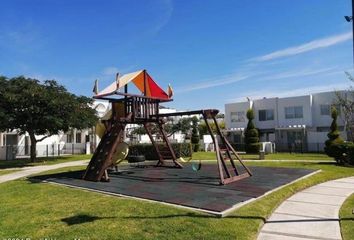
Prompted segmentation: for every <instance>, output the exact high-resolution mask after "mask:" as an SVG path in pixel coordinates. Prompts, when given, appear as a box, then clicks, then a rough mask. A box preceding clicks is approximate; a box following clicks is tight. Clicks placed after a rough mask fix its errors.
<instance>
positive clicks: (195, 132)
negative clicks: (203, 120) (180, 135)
mask: <svg viewBox="0 0 354 240" xmlns="http://www.w3.org/2000/svg"><path fill="white" fill-rule="evenodd" d="M199 140H200V138H199V133H198V122H197V121H193V128H192V137H191V142H192V144H193V151H194V152H198V151H199Z"/></svg>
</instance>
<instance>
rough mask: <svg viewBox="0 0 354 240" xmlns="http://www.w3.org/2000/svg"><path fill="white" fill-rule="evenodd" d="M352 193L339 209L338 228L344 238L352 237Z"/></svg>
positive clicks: (353, 214) (353, 223)
mask: <svg viewBox="0 0 354 240" xmlns="http://www.w3.org/2000/svg"><path fill="white" fill-rule="evenodd" d="M353 211H354V194H352V195H351V196H350V197H349V198H348V199H347V200H346V201H345V202H344V204H343V206H342V207H341V209H340V214H339V216H340V219H341V220H340V228H341V231H342V237H343V239H344V240H350V239H354V212H353Z"/></svg>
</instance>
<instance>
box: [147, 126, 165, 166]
mask: <svg viewBox="0 0 354 240" xmlns="http://www.w3.org/2000/svg"><path fill="white" fill-rule="evenodd" d="M143 125H144V128H145V130H146V133H147V134H148V136H149V138H150V141H151V143H152V145H153V146H154V148H155V151H156V153H157V156H158V157H159V161H158V162H157V164H156V166H161V165H164V164H165V161H164V159H163V157H162V155H161V153H160V150H159V148H158V147H157V145H156V142H155V140H154V138H153V136H152V134H151V132H150V128H149V124H148V123H144V124H143Z"/></svg>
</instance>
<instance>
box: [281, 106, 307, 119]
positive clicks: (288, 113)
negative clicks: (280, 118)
mask: <svg viewBox="0 0 354 240" xmlns="http://www.w3.org/2000/svg"><path fill="white" fill-rule="evenodd" d="M285 118H286V119H292V118H303V110H302V106H296V107H286V108H285Z"/></svg>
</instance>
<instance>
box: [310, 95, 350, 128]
mask: <svg viewBox="0 0 354 240" xmlns="http://www.w3.org/2000/svg"><path fill="white" fill-rule="evenodd" d="M342 93H343V92H342ZM312 96H313V100H312V110H313V111H312V113H313V125H314V126H316V127H327V126H330V125H331V123H332V117H331V116H330V115H329V116H328V115H321V105H333V104H335V102H336V98H337V97H336V94H335V92H324V93H316V94H313V95H312ZM343 119H344V115H343V111H341V114H340V116H339V117H338V119H337V124H338V126H344V121H343Z"/></svg>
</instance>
